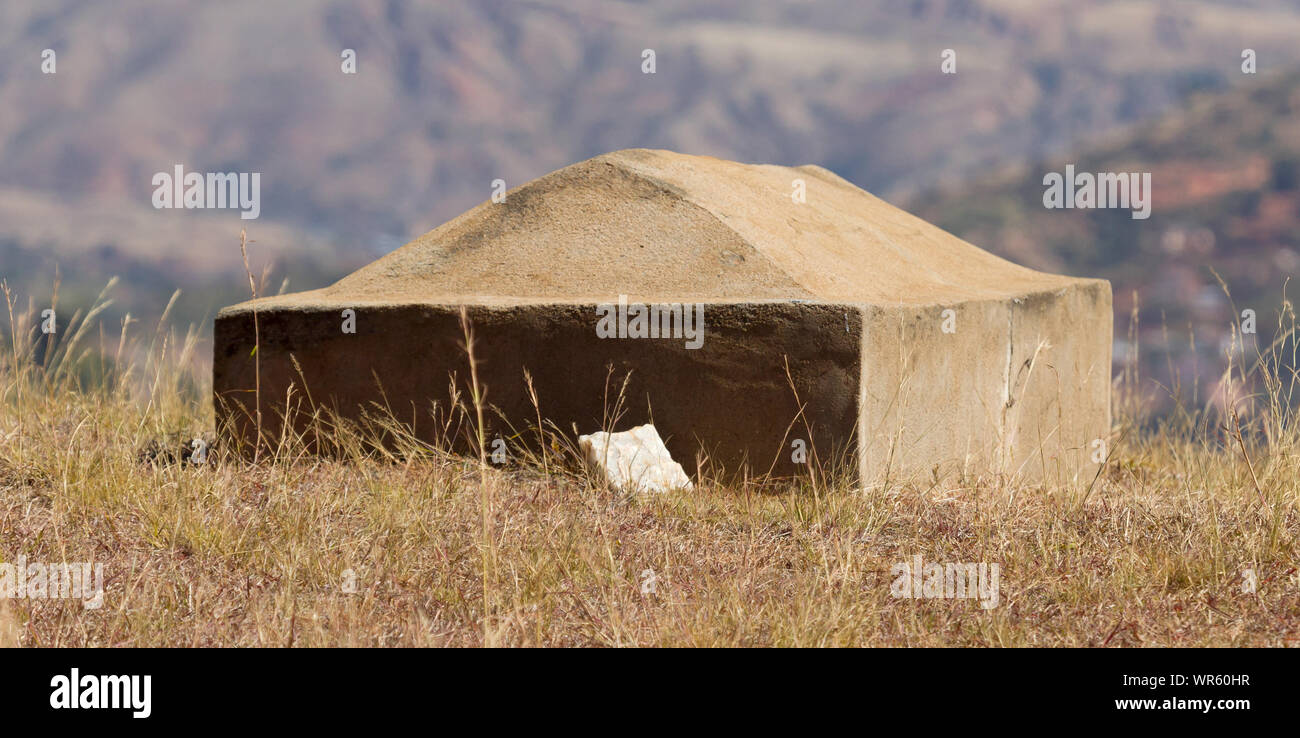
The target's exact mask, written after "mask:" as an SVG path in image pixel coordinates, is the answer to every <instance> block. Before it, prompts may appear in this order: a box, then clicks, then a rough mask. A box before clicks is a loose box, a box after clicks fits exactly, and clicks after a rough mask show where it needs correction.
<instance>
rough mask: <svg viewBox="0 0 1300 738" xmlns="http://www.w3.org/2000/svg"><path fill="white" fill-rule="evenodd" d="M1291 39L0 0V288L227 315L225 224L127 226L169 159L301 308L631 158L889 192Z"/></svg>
mask: <svg viewBox="0 0 1300 738" xmlns="http://www.w3.org/2000/svg"><path fill="white" fill-rule="evenodd" d="M1297 36H1300V9H1297V8H1296V7H1295V6H1294V4H1292V3H1288V2H1284V1H1283V0H1254V1H1252V2H1244V3H1243V2H1231V3H1229V2H1218V1H1216V2H1178V3H1168V2H1164V1H1163V0H1130V1H1128V2H1078V1H1077V0H1050V1H1047V2H1035V3H1026V2H1021V1H1019V0H886V1H885V2H879V3H858V2H851V1H850V0H833V1H831V2H818V3H789V2H776V1H775V0H765V1H762V2H741V1H740V0H726V1H723V2H713V3H707V4H701V3H697V2H687V1H686V0H669V1H668V2H657V3H654V4H648V3H631V2H613V1H612V0H579V1H578V2H568V3H555V2H541V1H539V2H503V1H500V0H484V1H483V2H475V3H424V4H416V3H406V2H396V1H392V2H381V1H380V0H369V1H363V2H339V1H335V0H328V1H322V2H311V3H292V4H291V3H266V2H261V1H260V0H233V1H232V2H225V3H221V4H211V3H199V2H176V3H169V4H166V5H161V6H160V5H159V4H157V3H147V2H143V0H122V1H121V2H115V3H111V4H102V3H81V2H73V1H71V0H64V1H51V0H17V1H16V2H8V3H5V4H4V5H3V7H0V105H2V106H3V108H4V110H6V111H7V112H6V115H4V116H0V191H3V192H4V193H5V194H4V195H3V200H4V203H3V217H2V218H0V258H3V263H0V276H2V277H4V278H6V279H8V280H9V281H10V283H11V284H15V285H17V286H19V287H20V289H22V290H23V291H25V292H27V293H29V294H38V295H44V294H46V293H47V292H48V288H47V287H43V286H42V285H48V283H49V280H50V278H51V276H52V273H53V266H54V264H56V263H57V264H59V265H60V267H61V271H62V273H63V278H64V285H65V287H66V288H68V289H73V288H74V287H76V286H77V285H80V287H79V288H78V289H81V290H82V291H83V292H89V291H91V290H94V289H97V288H98V287H99V286H100V285H102V284H103V283H104V282H105V281H106V280H107V279H108V277H110V276H111V275H112V274H114V273H120V274H123V276H124V278H125V277H126V276H127V275H128V274H133V275H135V276H134V277H133V278H132V279H133V280H134V282H133V283H132V284H131V285H130V287H131V289H132V290H135V291H136V292H137V293H138V294H132V295H126V294H123V295H121V296H120V302H119V307H122V308H128V307H129V308H131V309H133V310H134V311H135V312H136V313H137V314H146V313H148V312H150V311H156V310H158V309H160V306H161V305H163V304H165V302H166V299H167V297H168V296H169V295H170V294H171V292H172V290H173V289H174V288H175V287H176V286H178V285H179V286H182V287H184V288H185V289H186V291H187V294H186V296H185V297H184V298H183V299H182V304H181V309H182V313H181V314H182V315H183V316H185V317H188V318H193V319H199V318H201V317H202V316H204V315H210V314H211V312H212V311H213V310H214V309H215V308H216V307H218V306H219V305H221V304H223V302H229V301H231V300H234V299H238V298H239V297H240V296H241V294H242V290H243V288H242V286H241V285H242V283H243V277H242V275H241V273H240V271H241V270H240V265H239V258H238V256H237V251H236V250H235V249H234V248H233V246H232V244H234V243H235V242H236V239H237V237H238V232H239V228H240V227H242V226H245V225H250V223H248V222H246V221H240V220H239V219H238V217H237V216H235V215H233V214H231V213H222V214H216V213H199V212H195V211H190V212H161V213H160V212H159V211H156V210H154V209H153V208H152V207H151V206H150V192H151V187H150V178H151V176H152V175H153V173H155V172H159V171H165V170H168V169H169V168H170V167H171V166H173V165H174V164H177V163H183V164H185V165H186V166H187V167H188V168H189V169H191V170H198V171H230V170H238V171H255V172H261V173H262V174H263V181H264V186H263V193H262V194H263V200H264V204H263V208H262V216H261V218H260V219H259V220H256V221H253V222H252V223H251V225H250V229H251V235H252V237H253V238H255V239H256V240H257V241H258V244H257V246H256V248H255V249H254V256H255V261H258V263H257V264H255V269H257V270H258V271H260V268H261V267H260V261H261V260H262V259H267V260H274V261H276V262H277V263H279V264H281V265H282V266H281V268H280V269H279V270H278V274H279V275H280V276H285V275H287V276H289V277H290V278H291V280H292V282H293V284H294V285H295V286H296V287H301V288H307V287H314V286H319V285H320V284H322V283H324V282H326V281H328V280H329V279H330V278H331V277H333V276H335V275H338V274H341V273H343V272H345V271H346V270H348V269H349V268H351V267H355V266H357V265H360V264H362V263H365V262H368V261H370V260H372V259H373V258H374V257H375V256H377V255H379V254H382V253H386V252H388V251H390V250H392V249H393V248H395V247H396V246H398V245H400V244H402V243H404V242H406V241H408V240H410V239H411V238H413V237H415V236H418V235H419V234H421V233H423V232H425V231H427V230H428V229H430V228H432V227H434V226H435V225H437V224H439V223H441V222H443V221H444V220H446V219H448V218H450V217H452V216H454V215H456V214H458V213H460V212H462V211H464V210H465V209H467V208H469V207H470V206H472V205H474V204H476V203H478V202H481V201H483V200H484V199H486V197H487V196H488V194H489V192H490V187H491V182H492V181H493V180H494V179H497V178H502V179H504V180H505V181H506V183H507V185H509V186H514V185H517V184H519V183H522V182H524V181H527V180H529V179H532V178H534V177H537V176H540V175H541V174H544V173H546V172H548V171H552V170H554V169H557V168H559V167H561V166H564V165H567V164H570V163H573V162H575V161H579V160H582V159H585V158H588V157H590V156H593V155H596V154H600V153H604V152H606V151H612V150H616V149H622V148H628V147H654V148H666V149H671V150H674V151H680V152H683V153H696V154H710V155H714V156H719V157H722V158H726V159H732V160H738V161H748V162H768V163H775V164H789V165H797V164H805V163H814V164H820V165H823V166H826V167H827V168H830V169H832V170H833V171H835V172H837V173H839V174H841V175H843V176H845V177H846V178H848V179H850V180H851V181H853V182H855V183H857V184H859V185H862V186H863V187H865V188H867V189H869V190H871V191H872V192H875V193H877V194H880V195H881V196H884V197H887V198H890V199H892V200H894V201H898V200H899V199H901V198H904V197H906V196H907V195H908V194H909V193H915V192H917V191H919V190H921V189H925V188H928V187H933V186H935V185H938V184H940V183H960V182H964V181H969V180H971V179H973V178H980V177H983V176H985V175H986V174H987V173H988V172H990V171H997V170H1002V169H1004V168H1006V167H1008V166H1013V165H1016V164H1017V163H1020V164H1023V163H1025V162H1028V161H1031V160H1034V159H1038V158H1042V157H1045V156H1051V155H1054V154H1057V153H1060V152H1064V151H1068V150H1071V149H1072V148H1073V147H1075V146H1076V145H1078V143H1079V142H1081V141H1087V140H1095V139H1096V138H1097V137H1100V136H1105V135H1107V134H1108V133H1112V132H1115V131H1119V130H1123V129H1124V128H1125V127H1126V126H1128V125H1131V124H1133V123H1134V122H1140V121H1143V120H1149V119H1151V118H1153V116H1156V115H1158V114H1160V113H1161V112H1164V111H1167V110H1169V109H1170V108H1171V107H1172V106H1176V105H1178V104H1179V103H1180V101H1181V100H1182V98H1183V97H1184V96H1185V95H1186V94H1187V93H1188V92H1190V91H1194V90H1204V89H1221V88H1224V87H1226V86H1229V85H1232V84H1236V83H1237V82H1240V81H1241V80H1242V77H1243V75H1241V74H1240V71H1239V64H1240V51H1241V49H1242V48H1243V47H1246V46H1250V47H1251V48H1254V49H1256V50H1257V51H1258V53H1259V58H1260V65H1261V69H1269V68H1276V67H1278V66H1281V65H1284V64H1300V48H1298V47H1297V46H1296V44H1295V43H1294V39H1295V38H1296V37H1297ZM46 48H51V49H54V50H55V51H56V52H57V54H58V71H57V73H56V74H54V75H45V74H41V73H40V69H39V64H40V57H41V52H42V50H43V49H46ZM345 48H352V49H355V50H356V52H357V59H358V71H357V74H355V75H344V74H342V72H341V69H340V53H341V50H342V49H345ZM646 48H651V49H654V50H655V51H656V54H657V56H656V61H657V64H656V73H655V74H653V75H648V74H643V73H642V72H641V54H642V50H643V49H646ZM945 48H953V49H954V50H955V51H956V52H957V54H958V56H957V63H958V67H957V70H958V71H957V74H955V75H942V74H940V73H939V57H940V52H941V51H942V50H943V49H945ZM14 193H17V194H14ZM105 214H111V216H106V215H105ZM119 216H120V220H119ZM109 221H112V222H115V223H119V226H118V227H114V228H111V229H106V228H105V224H106V222H109ZM51 224H56V225H57V227H54V228H51V227H50V226H51ZM101 253H111V254H112V258H111V259H101V258H99V256H98V255H99V254H101ZM273 281H274V282H275V283H277V284H278V282H279V279H278V278H277V279H274V280H273ZM42 299H44V298H42Z"/></svg>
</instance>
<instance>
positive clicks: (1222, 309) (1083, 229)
mask: <svg viewBox="0 0 1300 738" xmlns="http://www.w3.org/2000/svg"><path fill="white" fill-rule="evenodd" d="M1066 164H1073V165H1074V166H1075V171H1076V172H1092V173H1096V172H1150V173H1151V187H1152V191H1151V215H1150V217H1149V218H1147V219H1145V220H1134V219H1133V218H1132V217H1131V214H1130V212H1131V211H1130V210H1124V209H1107V210H1100V209H1096V210H1080V209H1071V210H1067V209H1050V210H1049V209H1047V208H1046V207H1044V205H1043V195H1044V191H1045V189H1046V187H1045V186H1044V183H1043V179H1044V176H1045V175H1046V174H1047V173H1048V172H1058V173H1059V172H1063V171H1064V167H1065V165H1066ZM911 210H912V212H914V213H916V214H918V215H920V216H921V217H923V218H927V219H929V220H931V221H932V222H934V223H935V224H937V225H939V226H940V227H942V228H945V229H946V230H949V231H951V232H953V233H955V234H957V235H959V236H961V237H963V238H965V239H966V240H968V241H971V242H972V243H975V244H978V245H980V246H982V247H984V248H986V249H988V250H990V251H993V252H995V253H998V254H1000V255H1002V256H1005V257H1007V258H1009V259H1012V260H1014V261H1016V262H1019V263H1021V264H1025V265H1026V266H1031V267H1034V268H1038V269H1044V270H1048V271H1056V272H1064V273H1068V274H1077V275H1087V276H1097V277H1104V278H1106V279H1109V280H1110V281H1111V284H1112V287H1113V288H1114V295H1115V314H1116V316H1115V317H1116V326H1115V337H1116V339H1117V341H1116V357H1115V358H1116V362H1117V363H1121V362H1123V361H1124V360H1126V359H1127V358H1128V357H1129V356H1131V355H1132V354H1131V352H1133V351H1135V350H1140V352H1141V357H1142V359H1143V360H1142V362H1141V366H1142V368H1143V371H1144V373H1145V374H1146V375H1148V376H1150V377H1153V378H1156V379H1157V380H1158V381H1160V382H1161V383H1163V384H1165V385H1166V386H1172V385H1174V384H1182V385H1183V388H1184V389H1187V390H1190V389H1191V388H1192V386H1193V380H1194V379H1195V378H1196V377H1199V378H1200V380H1201V387H1202V391H1201V394H1200V399H1201V400H1202V401H1203V400H1204V399H1205V398H1206V397H1207V394H1206V389H1208V390H1209V391H1210V392H1212V391H1213V389H1214V387H1213V385H1214V382H1215V381H1216V380H1217V379H1218V374H1219V373H1220V372H1221V371H1222V369H1223V367H1224V365H1225V362H1224V351H1225V350H1226V349H1228V348H1230V346H1231V343H1232V328H1233V326H1234V324H1237V325H1239V324H1240V323H1241V321H1242V318H1241V313H1242V311H1244V310H1248V309H1249V310H1253V311H1254V312H1255V315H1256V330H1257V334H1256V335H1255V336H1250V335H1247V336H1245V338H1246V339H1247V348H1248V349H1251V347H1253V346H1254V343H1255V341H1256V340H1259V341H1260V345H1261V346H1266V345H1267V344H1268V343H1269V341H1271V340H1272V338H1273V336H1274V333H1275V331H1276V330H1277V328H1278V315H1279V311H1280V310H1281V307H1282V302H1283V299H1284V293H1283V288H1284V286H1285V285H1286V281H1287V280H1288V279H1289V278H1292V277H1295V276H1296V275H1297V274H1300V74H1297V73H1296V72H1295V71H1292V72H1290V73H1284V74H1275V75H1271V76H1269V77H1264V78H1261V79H1260V80H1259V82H1258V83H1257V84H1254V85H1250V86H1248V87H1243V88H1237V89H1233V90H1230V91H1227V92H1222V93H1214V94H1199V95H1194V96H1193V97H1192V98H1191V100H1190V101H1189V103H1188V105H1187V106H1186V107H1185V108H1184V109H1181V110H1179V111H1178V112H1176V113H1172V114H1169V115H1167V116H1165V117H1163V118H1162V119H1161V120H1159V121H1157V122H1155V123H1152V124H1149V125H1144V126H1142V127H1141V128H1140V129H1139V130H1138V131H1136V132H1134V133H1133V134H1132V135H1130V136H1127V137H1124V138H1122V139H1120V140H1116V141H1113V142H1110V143H1108V144H1106V145H1102V146H1098V147H1095V148H1092V149H1090V150H1088V151H1085V152H1083V153H1080V154H1078V155H1076V156H1073V157H1069V158H1056V159H1051V160H1047V161H1044V162H1042V163H1039V164H1036V165H1032V166H1029V167H1026V168H1024V170H1023V171H1022V172H1020V173H1017V174H1013V175H1008V176H1003V177H995V178H991V179H989V180H986V181H974V182H970V183H967V184H965V185H963V186H961V187H957V188H953V189H948V190H943V191H936V192H933V193H928V194H924V195H921V196H918V197H916V198H914V200H913V202H912V207H911ZM1216 275H1217V276H1216ZM1220 279H1222V280H1223V284H1220V281H1219V280H1220ZM1225 285H1226V287H1227V290H1226V291H1225V289H1224V286H1225ZM1225 292H1226V293H1225ZM1290 292H1292V293H1294V292H1295V289H1294V286H1292V289H1291V290H1290ZM1229 295H1230V296H1229ZM1135 304H1136V306H1137V307H1138V314H1139V329H1138V332H1139V335H1138V336H1137V338H1138V341H1137V344H1138V345H1137V346H1134V345H1132V342H1131V341H1130V339H1129V337H1128V332H1129V325H1130V316H1131V314H1132V312H1133V309H1134V306H1135ZM1252 350H1253V349H1252ZM1252 350H1248V351H1247V356H1250V357H1251V358H1253V356H1254V355H1253V353H1252ZM1185 397H1187V398H1189V399H1190V395H1185ZM1157 399H1159V398H1157Z"/></svg>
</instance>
